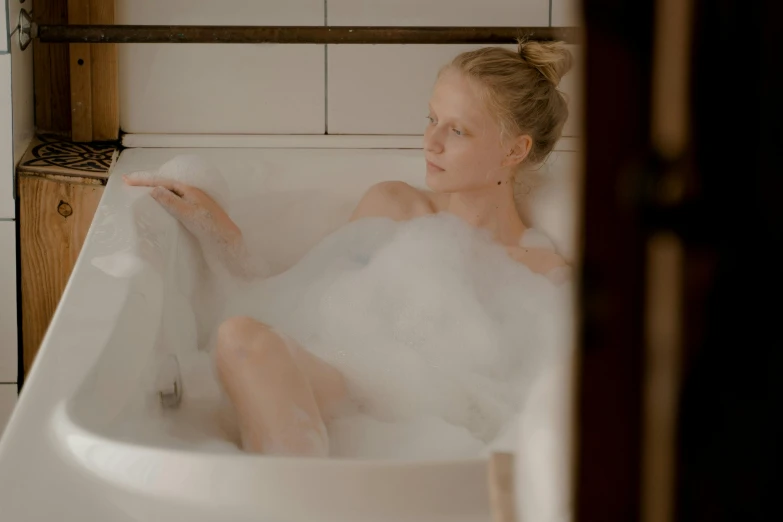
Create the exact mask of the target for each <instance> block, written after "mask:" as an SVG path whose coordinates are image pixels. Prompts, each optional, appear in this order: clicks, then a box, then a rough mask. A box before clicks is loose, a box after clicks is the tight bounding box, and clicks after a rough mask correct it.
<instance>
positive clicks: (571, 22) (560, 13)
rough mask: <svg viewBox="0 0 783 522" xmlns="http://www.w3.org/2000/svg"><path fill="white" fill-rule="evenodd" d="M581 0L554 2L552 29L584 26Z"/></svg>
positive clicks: (557, 0)
mask: <svg viewBox="0 0 783 522" xmlns="http://www.w3.org/2000/svg"><path fill="white" fill-rule="evenodd" d="M581 9H582V2H581V0H552V27H575V26H580V25H582V14H581Z"/></svg>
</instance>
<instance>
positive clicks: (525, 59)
mask: <svg viewBox="0 0 783 522" xmlns="http://www.w3.org/2000/svg"><path fill="white" fill-rule="evenodd" d="M571 64H572V57H571V53H570V52H569V51H568V49H567V48H566V45H565V44H564V43H563V42H538V41H531V40H520V41H519V44H518V47H517V51H516V52H514V51H511V50H509V49H505V48H502V47H484V48H482V49H477V50H475V51H468V52H465V53H462V54H460V55H458V56H457V57H456V58H454V60H453V61H452V62H451V63H450V64H449V65H447V66H446V68H449V67H453V68H456V69H458V70H460V71H461V72H463V73H464V74H466V75H467V76H468V77H470V78H473V79H475V80H477V81H478V82H479V84H480V85H482V86H483V87H484V89H483V93H482V94H483V96H484V98H485V101H486V103H487V104H488V108H489V109H490V110H491V111H492V112H493V113H495V114H496V115H497V118H498V123H499V124H500V129H501V132H502V135H503V136H504V137H513V136H518V135H520V134H529V135H530V137H531V138H532V140H533V144H532V147H531V149H530V153H529V154H528V156H527V158H526V160H525V163H532V164H539V163H542V162H543V161H544V160H545V159H546V158H547V156H548V155H549V153H550V152H551V151H552V149H553V148H554V146H555V143H556V142H557V140H558V139H560V133H561V132H562V131H563V125H564V124H565V122H566V119H568V105H567V103H566V99H565V96H564V95H563V93H562V92H560V91H559V90H558V89H557V86H558V84H559V83H560V79H561V78H562V77H563V75H565V74H566V73H567V72H568V71H569V69H571Z"/></svg>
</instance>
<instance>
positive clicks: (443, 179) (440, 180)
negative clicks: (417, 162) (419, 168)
mask: <svg viewBox="0 0 783 522" xmlns="http://www.w3.org/2000/svg"><path fill="white" fill-rule="evenodd" d="M448 181H449V178H448V175H447V174H446V171H444V170H440V171H437V172H434V171H431V170H427V176H426V177H425V178H424V182H425V183H426V184H427V187H428V188H429V189H430V190H432V191H433V192H451V190H449V189H450V187H449V186H448V185H449V183H448Z"/></svg>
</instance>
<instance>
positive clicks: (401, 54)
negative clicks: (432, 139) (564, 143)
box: [328, 45, 580, 136]
mask: <svg viewBox="0 0 783 522" xmlns="http://www.w3.org/2000/svg"><path fill="white" fill-rule="evenodd" d="M477 47H480V46H473V45H330V46H329V49H328V53H329V58H328V66H329V73H328V79H329V86H328V98H329V111H328V112H329V116H328V118H329V121H328V128H329V134H421V133H423V132H424V127H425V123H426V122H425V117H426V115H427V102H428V100H429V97H430V93H431V90H432V85H433V84H434V82H435V77H436V75H437V72H438V70H439V69H440V67H441V66H443V65H444V64H446V63H448V62H449V61H450V60H451V59H452V58H453V57H454V56H456V55H457V54H459V53H461V52H463V51H467V50H470V49H474V48H477ZM508 47H509V48H510V49H515V48H516V47H515V46H508ZM575 73H576V74H575ZM572 75H574V78H571V76H572ZM577 75H578V68H577V70H575V71H574V72H572V73H569V74H568V75H566V76H565V77H564V78H563V81H562V82H561V90H563V91H564V92H565V93H566V94H567V95H568V97H569V99H571V100H574V99H575V98H576V100H575V101H576V102H577V104H578V103H579V99H578V96H575V95H574V93H573V92H572V91H575V90H576V84H577V83H578V76H577ZM571 104H572V105H573V101H572V102H571ZM572 113H573V114H576V116H575V117H574V121H573V122H572V121H570V119H569V122H568V123H567V124H566V129H565V131H566V132H564V136H572V135H574V134H573V133H575V132H577V130H578V129H579V128H580V124H579V121H580V120H579V119H578V117H579V116H578V115H579V110H578V107H577V108H576V110H572Z"/></svg>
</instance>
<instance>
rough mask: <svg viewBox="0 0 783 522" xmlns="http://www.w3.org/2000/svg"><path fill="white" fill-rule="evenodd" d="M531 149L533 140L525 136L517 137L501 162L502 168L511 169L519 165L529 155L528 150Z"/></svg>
mask: <svg viewBox="0 0 783 522" xmlns="http://www.w3.org/2000/svg"><path fill="white" fill-rule="evenodd" d="M532 148H533V138H531V137H530V136H529V135H527V134H523V135H521V136H518V137H517V138H516V139H515V140H514V141H513V142H512V143H511V148H510V149H509V152H508V154H506V158H505V160H504V161H503V166H504V167H513V166H515V165H519V164H520V163H522V162H523V161H525V158H527V155H528V154H530V149H532Z"/></svg>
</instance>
